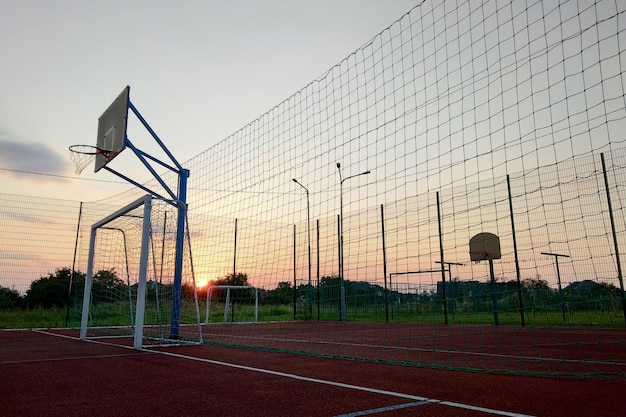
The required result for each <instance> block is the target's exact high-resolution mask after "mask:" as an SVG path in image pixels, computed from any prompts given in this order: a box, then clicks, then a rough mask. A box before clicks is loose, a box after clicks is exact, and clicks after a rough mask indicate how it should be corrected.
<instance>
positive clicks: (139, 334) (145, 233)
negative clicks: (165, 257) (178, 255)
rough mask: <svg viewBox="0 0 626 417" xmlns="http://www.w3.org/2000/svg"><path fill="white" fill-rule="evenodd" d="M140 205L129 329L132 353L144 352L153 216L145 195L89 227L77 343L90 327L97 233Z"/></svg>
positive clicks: (150, 198)
mask: <svg viewBox="0 0 626 417" xmlns="http://www.w3.org/2000/svg"><path fill="white" fill-rule="evenodd" d="M141 205H143V224H142V231H141V255H140V256H141V257H140V262H139V276H138V286H137V306H136V308H135V321H134V324H133V325H132V326H131V327H132V331H133V347H134V348H135V349H142V348H143V328H144V313H145V308H146V287H147V284H146V283H147V279H146V275H147V271H148V251H149V244H150V226H151V214H152V196H151V195H145V196H143V197H141V198H139V199H137V200H135V201H134V202H132V203H130V204H128V205H127V206H125V207H122V208H121V209H119V210H117V211H116V212H114V213H112V214H110V215H108V216H107V217H105V218H103V219H102V220H100V221H98V222H96V223H94V224H93V225H92V226H91V233H90V237H89V256H88V259H87V275H86V276H85V289H84V294H83V310H82V317H81V321H80V339H81V340H86V339H87V326H88V323H89V308H90V303H91V286H92V281H93V273H94V271H93V261H94V256H95V247H96V235H97V231H98V229H100V228H102V227H104V226H106V225H107V224H108V223H110V222H111V221H113V220H114V219H117V218H118V217H120V216H123V215H124V214H127V213H129V212H130V211H132V210H134V209H136V208H138V207H141Z"/></svg>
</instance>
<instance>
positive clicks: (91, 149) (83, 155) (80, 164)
mask: <svg viewBox="0 0 626 417" xmlns="http://www.w3.org/2000/svg"><path fill="white" fill-rule="evenodd" d="M69 149H70V159H71V160H72V162H74V165H75V166H76V169H75V170H74V172H75V173H76V174H77V175H79V174H80V173H81V172H83V170H84V169H85V168H86V167H87V165H89V164H90V163H91V161H93V160H94V158H95V157H96V155H102V156H103V157H104V159H109V156H110V155H111V153H112V152H111V151H106V150H104V149H100V148H98V147H97V146H93V145H72V146H70V148H69Z"/></svg>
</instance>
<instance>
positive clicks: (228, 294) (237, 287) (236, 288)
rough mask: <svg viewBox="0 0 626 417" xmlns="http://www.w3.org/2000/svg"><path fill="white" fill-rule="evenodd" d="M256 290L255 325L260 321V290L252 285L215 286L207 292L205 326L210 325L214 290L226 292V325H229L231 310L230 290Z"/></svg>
mask: <svg viewBox="0 0 626 417" xmlns="http://www.w3.org/2000/svg"><path fill="white" fill-rule="evenodd" d="M244 289H249V290H254V323H257V322H258V321H259V289H258V288H256V287H253V286H250V285H214V286H210V287H208V288H207V291H206V316H205V322H204V324H206V325H208V324H209V314H210V312H211V292H212V291H213V290H226V301H225V302H224V324H228V318H229V317H228V312H229V309H230V290H244Z"/></svg>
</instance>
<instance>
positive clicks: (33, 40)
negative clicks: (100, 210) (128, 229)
mask: <svg viewBox="0 0 626 417" xmlns="http://www.w3.org/2000/svg"><path fill="white" fill-rule="evenodd" d="M418 3H419V2H418V1H416V0H393V1H391V0H386V1H385V0H334V1H331V0H315V1H310V0H307V1H304V0H303V1H290V0H269V1H258V0H254V1H251V0H245V1H221V0H219V1H217V0H212V1H192V0H183V1H177V2H170V1H154V0H150V1H148V0H127V1H119V0H107V1H100V2H91V1H81V0H74V1H73V0H59V1H45V0H22V1H19V2H18V1H9V0H0V56H1V57H2V77H0V92H1V93H0V193H11V194H23V195H32V196H42V197H54V198H61V199H71V200H77V201H93V200H98V199H101V198H104V197H106V196H107V195H109V194H111V193H116V192H119V191H122V190H124V189H127V188H129V187H130V185H128V184H126V183H124V182H123V181H122V180H120V179H119V178H117V177H116V176H114V175H113V174H111V173H108V172H105V171H100V172H99V173H97V174H96V173H94V172H93V168H92V167H91V166H90V167H88V168H87V169H85V171H84V172H83V173H82V175H81V176H77V175H75V174H74V166H73V164H72V162H71V161H70V159H69V152H68V147H69V146H70V145H73V144H95V138H96V132H97V120H98V117H99V116H100V115H101V114H102V112H103V111H104V110H105V109H106V108H107V107H108V105H109V104H110V103H111V102H112V101H113V100H114V99H115V97H117V95H118V94H119V93H120V92H121V91H122V89H123V88H124V87H125V86H126V85H130V86H131V97H130V98H131V101H132V102H133V104H134V105H135V106H136V107H137V108H138V110H139V111H140V112H141V114H142V115H143V116H144V117H145V118H146V120H147V121H148V123H150V125H151V126H152V128H153V129H154V130H155V131H156V133H157V134H158V135H159V137H160V138H161V139H162V140H163V141H164V142H165V144H166V145H167V146H168V148H169V149H170V151H171V152H172V153H173V154H174V156H175V157H176V158H177V159H178V160H179V161H180V162H181V163H183V162H184V161H186V160H188V159H190V158H192V157H193V156H195V155H197V154H199V153H200V152H202V151H204V150H205V149H207V148H209V147H211V146H213V145H215V144H216V143H218V142H219V141H221V140H223V139H224V138H226V137H227V136H229V135H230V134H232V133H234V132H236V131H237V130H239V129H241V128H242V127H244V126H245V125H246V124H248V123H250V122H251V121H253V120H254V119H256V118H258V117H259V116H261V115H262V114H263V113H265V112H267V111H268V110H270V109H271V108H273V107H274V106H276V105H278V104H279V103H280V102H282V101H283V100H285V99H287V98H288V97H290V96H291V95H292V94H294V93H296V92H297V91H298V90H300V89H301V88H303V87H304V86H306V85H307V84H309V83H310V82H312V81H313V80H315V79H316V78H318V77H320V76H321V75H323V74H324V73H325V72H326V71H327V70H329V69H330V68H331V67H333V66H334V65H335V64H337V63H339V62H340V61H341V60H342V59H344V58H345V57H346V56H348V55H350V54H351V53H352V52H353V51H354V50H356V49H357V48H359V47H361V46H363V45H364V44H366V43H367V42H369V41H370V40H371V39H372V38H373V37H374V36H375V35H377V34H378V33H379V32H381V31H382V30H383V29H385V28H386V27H388V26H390V25H391V24H392V23H393V22H394V21H396V20H397V19H399V18H400V17H401V16H402V15H403V14H405V13H407V12H408V11H409V10H410V9H411V8H413V7H414V6H415V5H417V4H418ZM132 134H133V132H129V137H131V135H132ZM131 140H133V143H135V145H137V146H139V147H141V143H136V142H135V141H134V137H131ZM146 140H148V138H146ZM135 168H136V169H134V168H133V167H132V166H127V165H124V166H123V167H121V168H119V170H120V171H122V173H124V174H125V175H128V176H129V177H131V178H133V179H135V180H137V181H138V182H143V181H144V180H147V179H149V178H150V174H149V173H147V171H145V169H143V168H142V167H141V165H140V163H139V161H137V167H135ZM33 173H38V174H43V175H36V174H33ZM92 180H96V181H92Z"/></svg>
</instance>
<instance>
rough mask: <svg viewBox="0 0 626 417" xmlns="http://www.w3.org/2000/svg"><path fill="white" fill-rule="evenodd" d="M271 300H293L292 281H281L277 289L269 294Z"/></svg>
mask: <svg viewBox="0 0 626 417" xmlns="http://www.w3.org/2000/svg"><path fill="white" fill-rule="evenodd" d="M268 299H269V302H271V303H276V304H290V303H291V302H292V301H293V288H291V282H288V281H284V282H279V283H278V285H277V286H276V289H275V290H273V291H270V292H269V294H268Z"/></svg>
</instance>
